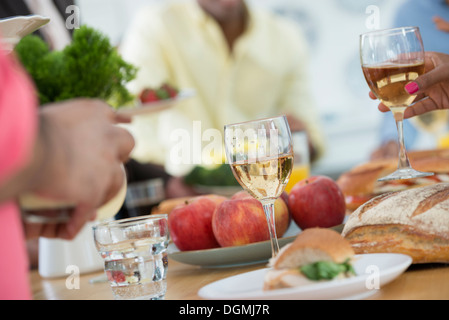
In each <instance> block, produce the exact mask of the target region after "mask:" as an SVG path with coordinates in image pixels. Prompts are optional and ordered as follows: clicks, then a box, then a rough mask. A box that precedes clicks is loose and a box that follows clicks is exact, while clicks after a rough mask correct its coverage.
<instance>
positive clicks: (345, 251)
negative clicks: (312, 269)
mask: <svg viewBox="0 0 449 320" xmlns="http://www.w3.org/2000/svg"><path fill="white" fill-rule="evenodd" d="M353 256H354V250H353V248H352V247H351V245H350V243H349V242H348V241H347V240H346V239H344V238H343V237H342V236H341V235H340V234H339V233H338V232H337V231H334V230H332V229H326V228H310V229H305V230H303V231H302V232H301V233H300V234H299V235H298V236H297V237H296V239H295V240H294V241H293V242H292V243H290V244H289V245H287V246H285V247H283V248H282V250H281V251H280V252H279V254H278V256H277V257H276V258H275V259H273V260H272V261H270V263H271V265H272V266H273V267H274V268H275V269H284V268H296V267H300V266H302V265H306V264H310V263H314V262H318V261H334V262H336V263H343V262H345V261H346V260H348V259H350V258H352V257H353Z"/></svg>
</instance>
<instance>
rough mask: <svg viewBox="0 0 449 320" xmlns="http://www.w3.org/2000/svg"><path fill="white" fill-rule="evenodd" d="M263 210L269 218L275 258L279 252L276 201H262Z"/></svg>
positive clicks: (272, 250) (269, 229) (272, 249)
mask: <svg viewBox="0 0 449 320" xmlns="http://www.w3.org/2000/svg"><path fill="white" fill-rule="evenodd" d="M262 207H263V211H264V212H265V217H266V218H267V223H268V231H269V233H270V239H271V255H272V257H273V258H274V257H275V256H276V255H277V254H278V252H279V244H278V240H277V235H276V224H275V218H274V201H269V202H265V201H264V202H262Z"/></svg>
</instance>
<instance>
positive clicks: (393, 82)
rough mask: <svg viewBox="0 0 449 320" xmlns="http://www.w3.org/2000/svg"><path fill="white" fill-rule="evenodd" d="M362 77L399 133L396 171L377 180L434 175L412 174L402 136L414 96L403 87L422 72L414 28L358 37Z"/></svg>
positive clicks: (420, 47)
mask: <svg viewBox="0 0 449 320" xmlns="http://www.w3.org/2000/svg"><path fill="white" fill-rule="evenodd" d="M360 58H361V63H362V70H363V74H364V75H365V79H366V81H367V83H368V85H369V87H370V89H371V91H372V92H373V94H374V95H375V96H376V97H377V98H378V99H379V100H381V101H382V103H383V104H384V105H385V106H386V107H388V109H389V110H391V111H392V113H393V116H394V119H395V121H396V126H397V129H398V142H399V161H398V169H397V170H396V171H395V172H393V173H392V174H390V175H388V176H386V177H383V178H381V179H379V180H381V181H384V180H399V179H410V178H417V177H425V176H429V175H433V173H428V172H419V171H416V170H414V169H413V168H412V167H411V165H410V161H409V159H408V155H407V151H406V149H405V143H404V135H403V120H404V112H405V110H406V109H407V108H408V107H409V106H410V105H412V103H413V102H414V101H415V99H416V97H417V95H416V94H415V93H416V92H415V93H414V94H410V93H409V92H407V91H406V90H405V86H409V85H410V84H412V85H413V83H414V82H413V81H414V80H416V79H417V78H418V77H419V76H420V75H422V74H423V73H424V71H425V67H424V46H423V42H422V39H421V35H420V32H419V28H417V27H402V28H394V29H387V30H380V31H372V32H368V33H365V34H362V35H361V36H360Z"/></svg>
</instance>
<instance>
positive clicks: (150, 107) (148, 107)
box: [117, 89, 195, 116]
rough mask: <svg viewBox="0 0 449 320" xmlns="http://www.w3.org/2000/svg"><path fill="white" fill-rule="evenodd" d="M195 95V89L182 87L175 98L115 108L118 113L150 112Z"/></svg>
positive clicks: (134, 114) (130, 114)
mask: <svg viewBox="0 0 449 320" xmlns="http://www.w3.org/2000/svg"><path fill="white" fill-rule="evenodd" d="M194 95H195V90H193V89H183V90H181V91H179V93H178V95H177V96H176V97H175V98H170V99H164V100H160V101H156V102H150V103H142V104H136V105H135V106H130V107H126V106H125V107H121V108H119V109H118V110H117V113H118V114H123V115H128V116H137V115H141V114H150V113H155V112H160V111H163V110H166V109H169V108H171V107H173V106H174V105H175V104H176V103H178V102H179V101H181V100H184V99H187V98H191V97H193V96H194Z"/></svg>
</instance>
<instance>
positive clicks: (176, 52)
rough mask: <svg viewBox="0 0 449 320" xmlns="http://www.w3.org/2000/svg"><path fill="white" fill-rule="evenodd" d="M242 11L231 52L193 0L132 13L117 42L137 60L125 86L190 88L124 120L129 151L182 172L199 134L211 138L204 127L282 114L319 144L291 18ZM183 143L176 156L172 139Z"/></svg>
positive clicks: (192, 158) (302, 49)
mask: <svg viewBox="0 0 449 320" xmlns="http://www.w3.org/2000/svg"><path fill="white" fill-rule="evenodd" d="M249 12H250V18H249V24H248V27H247V29H246V30H245V33H244V34H243V35H242V36H241V37H240V38H239V39H238V40H237V41H236V43H235V45H234V48H233V51H232V53H231V52H230V51H229V49H228V45H227V43H226V40H225V38H224V36H223V34H222V31H221V29H220V28H219V26H218V24H217V23H216V21H215V20H213V19H212V18H211V17H210V16H209V15H207V14H206V13H205V12H204V11H203V10H202V9H201V8H200V7H199V6H198V4H197V2H196V1H194V0H192V1H187V2H178V3H176V2H175V3H171V4H169V5H165V6H156V7H155V6H151V7H147V8H145V9H144V10H142V11H141V12H140V13H139V14H138V15H137V16H136V18H135V19H134V21H133V23H132V25H131V27H130V29H129V30H128V32H127V34H126V36H125V38H124V40H123V42H122V45H121V53H122V55H123V58H124V59H125V60H127V61H128V62H130V63H132V64H134V65H135V66H137V67H138V68H139V72H138V76H137V79H136V80H135V81H133V83H132V84H131V86H130V90H131V91H132V92H134V93H135V94H138V93H139V92H140V91H141V90H142V89H143V88H145V87H157V86H159V85H160V84H162V83H164V82H168V83H170V84H172V85H175V86H176V87H178V88H181V89H182V88H192V89H194V90H195V92H196V95H195V97H194V98H191V99H188V100H185V101H183V102H181V103H179V104H177V105H176V106H175V107H173V108H171V109H170V110H167V111H164V112H161V113H159V114H157V115H152V116H141V117H138V118H135V119H134V121H133V124H132V125H131V126H130V128H129V129H130V131H131V132H132V133H133V134H134V136H135V138H136V147H135V150H134V153H133V157H134V158H136V159H137V160H140V161H143V162H147V161H148V162H156V163H161V164H165V165H166V168H167V170H168V171H169V172H171V173H172V174H182V173H185V172H186V171H188V170H190V168H191V167H192V165H195V164H199V163H198V159H197V158H196V155H198V152H201V148H198V147H197V145H196V143H197V142H198V141H199V140H202V143H203V149H204V144H205V143H210V141H211V139H213V138H217V139H218V138H219V137H215V136H214V137H213V138H211V137H210V135H209V134H208V133H207V132H206V133H205V131H207V129H210V128H215V129H217V130H219V131H220V132H221V133H222V131H223V127H224V125H225V124H229V123H236V122H242V121H248V120H255V119H259V118H265V117H271V116H277V115H282V114H292V115H294V116H296V117H297V118H298V119H301V120H302V121H303V122H305V123H306V125H307V127H308V130H309V133H310V135H311V139H312V141H313V143H314V144H315V147H316V148H317V149H318V150H319V151H322V149H323V136H322V131H321V129H320V126H319V122H318V121H319V120H318V117H317V114H316V113H317V111H316V109H315V106H314V104H313V102H312V100H311V97H310V94H309V90H308V77H307V65H306V63H307V59H306V42H305V41H304V39H303V37H302V35H301V33H300V32H299V31H298V29H297V27H296V26H294V25H293V22H290V21H286V20H281V19H280V18H279V17H275V16H274V15H273V14H272V13H268V12H264V11H258V10H252V8H250V7H249ZM199 130H200V131H199ZM199 132H201V134H199ZM204 133H205V134H204ZM209 133H210V131H209ZM185 134H187V135H188V138H185ZM212 135H213V134H212ZM181 136H182V137H184V138H183V140H182V141H181V138H180V137H181ZM189 144H190V154H186V152H184V154H183V157H184V158H183V160H181V161H180V160H179V157H178V155H179V154H180V153H182V152H180V151H179V150H180V146H182V147H183V148H186V149H183V150H184V151H186V150H188V149H189ZM180 162H182V163H180ZM179 164H181V166H179Z"/></svg>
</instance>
